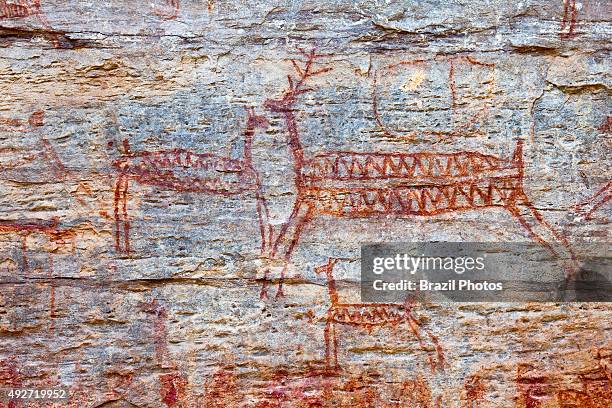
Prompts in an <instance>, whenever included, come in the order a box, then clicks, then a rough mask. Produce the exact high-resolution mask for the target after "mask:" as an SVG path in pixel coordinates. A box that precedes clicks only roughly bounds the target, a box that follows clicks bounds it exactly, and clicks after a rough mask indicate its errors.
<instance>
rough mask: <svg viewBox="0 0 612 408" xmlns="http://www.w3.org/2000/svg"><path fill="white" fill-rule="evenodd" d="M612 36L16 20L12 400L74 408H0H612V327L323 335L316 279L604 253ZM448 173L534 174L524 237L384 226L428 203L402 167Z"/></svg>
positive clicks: (517, 6) (567, 28)
mask: <svg viewBox="0 0 612 408" xmlns="http://www.w3.org/2000/svg"><path fill="white" fill-rule="evenodd" d="M611 12H612V11H611V8H610V3H609V2H607V1H604V0H582V1H575V0H546V1H534V0H525V1H520V2H504V1H498V0H487V1H484V0H474V1H469V2H468V1H452V2H444V1H433V0H432V1H403V2H395V1H357V2H349V1H319V0H317V1H310V2H303V1H290V2H283V1H273V0H265V1H259V2H255V1H252V2H246V1H243V0H238V1H221V0H208V1H204V0H183V1H179V0H166V1H164V0H152V1H150V2H136V1H125V0H113V1H107V2H99V1H91V0H82V1H58V0H0V33H1V34H0V44H1V48H0V90H1V92H0V191H1V192H2V194H0V388H3V389H6V388H10V387H23V388H32V387H35V388H45V387H46V388H54V387H64V388H66V389H68V390H69V392H70V395H71V398H70V400H68V401H62V402H56V403H55V404H52V403H48V402H35V401H30V402H26V401H24V402H10V403H9V402H7V401H5V400H4V401H3V400H0V407H3V408H4V407H35V406H57V407H60V406H69V407H102V406H104V407H432V408H434V407H466V408H476V407H481V408H484V407H521V408H545V407H593V408H595V407H597V408H603V407H609V406H612V395H611V393H610V389H611V387H610V381H611V379H612V376H611V371H610V364H611V358H612V357H611V343H610V341H611V328H612V326H611V322H612V319H611V317H612V314H611V311H612V309H611V308H610V306H609V304H608V303H561V304H550V303H539V304H537V303H529V304H521V303H512V304H510V303H463V304H459V303H443V304H435V303H417V304H415V305H413V306H411V308H410V309H409V310H408V311H406V310H404V312H402V313H404V314H401V316H400V318H398V319H399V320H398V321H397V322H396V324H389V325H385V326H383V327H376V326H375V325H372V324H368V322H370V323H371V321H372V320H368V319H376V318H378V317H376V316H379V317H380V316H382V315H385V313H387V312H388V310H385V309H384V307H382V309H380V310H372V309H369V311H366V312H367V313H370V314H369V317H363V316H361V315H360V316H361V317H358V316H355V315H343V316H340V314H341V313H344V312H337V313H339V314H338V316H340V317H338V316H336V317H335V318H336V319H337V320H336V323H338V324H330V317H329V316H330V314H329V313H328V311H329V310H330V305H332V299H331V298H330V293H329V291H328V281H327V279H326V276H325V274H321V273H316V272H317V271H319V272H320V269H317V268H318V267H321V266H324V265H326V264H327V262H328V260H329V259H330V258H347V259H353V260H354V259H356V258H358V257H359V249H360V244H361V243H364V242H397V241H406V242H410V241H414V242H419V241H499V242H512V241H529V240H532V239H534V237H533V235H530V233H529V231H528V230H527V229H526V228H524V227H525V225H523V224H522V223H521V217H526V216H527V215H530V216H531V218H532V220H531V221H527V222H528V223H529V222H533V223H534V224H533V225H534V226H535V228H536V233H538V231H539V230H546V231H547V233H548V234H549V236H554V235H555V236H556V238H555V237H553V238H550V237H549V238H550V239H553V240H556V242H557V243H559V242H562V241H564V240H567V241H568V244H569V245H570V246H571V245H574V243H576V242H579V241H588V242H596V241H603V242H607V241H609V231H610V230H609V223H608V222H609V220H608V217H609V216H610V208H609V206H608V204H609V203H608V199H609V197H610V181H609V180H610V170H609V169H610V167H611V166H610V129H611V119H610V118H611V117H612V113H611V111H610V89H611V83H612V82H611V81H612V79H611V76H610V66H609V64H610V36H611V35H612V26H611V25H610V22H611V20H612V17H611ZM521 148H522V153H521V154H520V158H518V159H517V156H516V153H517V151H520V150H521ZM459 151H461V152H471V153H469V154H472V156H469V157H471V159H470V160H472V159H473V160H477V159H478V158H479V157H480V158H481V159H482V157H484V156H486V157H496V158H499V159H500V160H504V161H507V162H512V160H515V161H514V162H515V163H517V160H518V161H520V166H519V167H520V168H521V175H520V182H521V183H522V190H521V191H522V192H524V197H523V196H521V197H520V199H519V200H518V201H520V205H518V207H517V208H518V209H517V210H516V211H518V212H515V213H513V212H512V211H509V209H512V208H514V207H513V206H512V205H510V204H509V201H508V200H509V199H507V200H506V201H504V199H500V200H501V203H502V204H501V205H498V206H489V205H484V204H483V205H481V206H476V205H473V206H472V204H473V203H472V204H470V203H468V204H466V205H467V207H465V208H460V206H458V205H457V204H451V203H448V202H446V204H439V203H432V202H431V201H430V202H427V203H422V204H419V203H418V202H417V201H418V200H416V199H415V200H416V201H415V202H414V203H413V207H411V208H412V209H411V210H407V209H406V207H402V205H407V204H405V202H404V204H399V201H397V202H396V204H392V203H391V202H392V200H394V199H395V200H400V201H401V199H402V197H403V199H404V200H408V196H409V195H410V194H416V193H415V192H414V191H412V192H411V191H408V190H406V191H400V192H399V193H398V192H397V191H398V190H394V189H395V187H394V186H393V183H391V182H389V181H390V180H392V178H393V177H392V176H393V174H392V173H393V171H402V170H401V169H399V167H397V169H399V170H397V169H396V170H393V169H392V166H391V165H390V164H389V163H391V162H393V164H394V166H399V165H400V163H399V161H400V160H405V161H409V160H413V162H411V163H412V164H414V160H415V157H417V156H415V154H417V153H418V154H421V156H418V157H420V158H421V159H423V158H424V159H423V160H432V162H433V161H434V158H435V157H438V156H435V155H440V154H445V153H453V152H459ZM341 152H344V153H341ZM346 152H352V153H346ZM427 154H429V155H430V156H427ZM402 155H404V156H402ZM431 155H433V156H431ZM479 155H480V156H479ZM466 157H467V156H466ZM481 159H478V160H481ZM385 160H388V161H387V162H385ZM393 160H395V161H393ZM466 160H468V159H466ZM427 163H429V162H427ZM334 166H336V167H334ZM385 166H387V167H385ZM421 166H422V168H421V170H418V169H417V170H416V171H421V172H422V173H421V176H423V177H425V176H431V177H434V176H435V177H450V176H449V175H446V176H444V175H440V173H435V172H441V171H443V170H442V169H438V170H435V169H432V168H429V169H426V167H427V166H428V164H427V165H425V164H421ZM400 167H401V166H400ZM403 171H408V170H405V169H404V170H403ZM428 171H429V172H430V173H427V172H428ZM431 172H433V173H431ZM425 173H427V174H425ZM434 173H435V174H434ZM366 179H367V180H366ZM347 180H348V181H347ZM348 182H351V183H356V184H357V185H358V187H357V190H355V191H356V192H355V191H353V192H350V193H347V191H346V190H343V189H345V188H346V186H345V185H344V184H343V183H345V184H346V183H348ZM366 182H367V183H370V184H369V187H367V186H366V184H367V183H366ZM373 185H374V187H372V186H373ZM381 185H384V186H385V187H384V188H385V190H384V192H383V193H381V194H382V195H377V194H378V193H377V192H375V193H372V190H371V189H372V188H374V189H375V187H376V186H381ZM368 188H370V190H368ZM517 189H518V187H516V186H514V187H512V188H511V190H512V191H518V190H517ZM393 194H397V195H396V196H393ZM402 194H404V195H403V196H402ZM347 196H348V197H349V198H348V199H347ZM464 199H465V198H464ZM385 203H386V204H385ZM385 205H388V206H389V207H385ZM393 205H396V207H394V208H395V209H396V210H394V211H392V210H391V207H392V206H393ZM397 206H399V207H397ZM441 206H442V207H444V208H443V209H444V211H437V210H440V209H441V208H442V207H441ZM400 207H401V208H400ZM472 207H473V208H472ZM511 207H512V208H511ZM465 209H471V210H469V211H460V210H465ZM536 213H537V214H539V215H541V218H542V219H543V220H545V221H538V220H537V219H536V220H535V221H533V219H534V218H537V217H535V216H534V214H536ZM544 223H546V224H548V225H549V226H550V228H548V229H547V228H546V227H545V226H544ZM562 246H563V245H562ZM581 248H582V247H581ZM578 252H580V251H578ZM581 255H590V256H593V255H594V254H584V253H578V254H577V256H581ZM285 261H287V262H285ZM349 263H350V262H349ZM347 268H350V266H348V267H347ZM283 269H285V270H284V271H283ZM281 274H282V275H284V278H285V279H284V281H283V286H282V292H280V293H281V294H282V295H284V296H278V297H277V296H276V295H277V293H279V286H280V283H281V279H280V278H281ZM336 283H337V285H338V288H339V289H341V290H343V291H348V292H351V291H353V292H352V293H353V294H355V293H357V294H358V285H357V283H356V282H355V280H350V279H349V280H347V279H342V277H337V282H336ZM355 291H356V292H355ZM266 295H267V296H266ZM362 312H363V310H362ZM358 313H361V312H359V311H358ZM342 319H344V320H342ZM332 320H333V319H332ZM339 321H342V322H343V323H342V324H340V323H339ZM334 341H335V342H336V343H335V346H334Z"/></svg>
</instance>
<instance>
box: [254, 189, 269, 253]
mask: <svg viewBox="0 0 612 408" xmlns="http://www.w3.org/2000/svg"><path fill="white" fill-rule="evenodd" d="M256 197H257V218H258V219H259V233H260V234H261V254H262V255H264V254H265V252H266V250H268V255H270V253H269V252H270V246H271V245H272V225H271V224H270V211H269V210H268V204H267V203H266V198H265V197H264V195H263V194H262V192H261V190H260V189H258V190H257V195H256Z"/></svg>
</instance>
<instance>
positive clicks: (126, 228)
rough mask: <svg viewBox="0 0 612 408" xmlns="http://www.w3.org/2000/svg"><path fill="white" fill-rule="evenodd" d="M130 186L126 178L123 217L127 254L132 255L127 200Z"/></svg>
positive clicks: (122, 192)
mask: <svg viewBox="0 0 612 408" xmlns="http://www.w3.org/2000/svg"><path fill="white" fill-rule="evenodd" d="M128 185H129V179H128V177H127V176H125V177H124V180H123V187H122V191H121V195H122V201H121V205H122V210H123V211H122V213H123V214H122V215H123V242H124V243H125V252H127V253H128V254H129V253H130V220H129V218H128V211H127V199H128Z"/></svg>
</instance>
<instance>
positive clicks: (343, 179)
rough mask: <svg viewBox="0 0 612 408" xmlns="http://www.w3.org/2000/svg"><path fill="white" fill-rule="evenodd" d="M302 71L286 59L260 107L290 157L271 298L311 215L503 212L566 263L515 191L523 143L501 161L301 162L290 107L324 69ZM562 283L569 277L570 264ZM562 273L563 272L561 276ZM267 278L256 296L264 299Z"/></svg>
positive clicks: (417, 156)
mask: <svg viewBox="0 0 612 408" xmlns="http://www.w3.org/2000/svg"><path fill="white" fill-rule="evenodd" d="M300 52H301V53H302V55H304V56H305V57H306V62H305V64H304V65H303V66H300V65H298V63H297V62H296V61H294V60H292V64H293V67H294V69H295V71H296V76H295V77H293V76H292V75H288V82H289V87H288V88H287V89H286V90H285V91H284V92H283V94H282V96H281V97H280V98H279V99H268V100H266V101H265V104H264V106H265V107H266V108H267V109H269V110H270V111H272V112H274V113H276V114H279V115H280V116H282V118H283V119H284V121H285V127H286V130H287V143H288V146H289V151H290V153H291V155H292V156H293V172H294V177H295V188H296V199H295V204H294V206H293V210H292V212H291V215H290V216H289V219H288V221H287V222H286V223H285V224H284V225H283V226H282V227H281V229H280V232H279V234H278V237H277V238H276V239H275V242H274V245H273V247H272V251H271V256H272V258H278V257H279V256H280V258H281V260H282V261H283V262H284V266H283V268H282V272H281V274H280V279H279V280H278V282H279V283H278V291H277V294H276V297H277V298H278V297H282V296H284V294H283V279H284V276H285V274H286V271H287V268H288V264H289V261H290V259H291V254H292V252H293V250H294V249H295V247H296V245H297V243H298V242H299V239H300V235H301V233H302V231H303V229H304V227H305V225H306V224H308V223H309V222H310V221H312V219H313V218H314V217H315V216H321V215H329V216H332V217H337V218H341V217H342V218H359V217H369V218H376V217H388V216H396V217H399V216H422V217H433V216H436V215H438V214H443V213H450V212H459V211H467V210H483V209H485V208H493V207H497V208H504V209H506V210H507V211H508V212H509V213H510V214H511V215H512V216H513V217H514V218H515V219H516V220H517V221H518V222H519V223H520V225H521V226H523V228H525V229H526V230H527V232H528V233H529V235H530V236H531V237H532V238H533V239H534V240H536V241H538V242H539V243H541V244H542V245H544V246H546V248H548V249H549V250H550V252H552V253H553V254H555V255H563V256H564V257H565V259H569V260H573V259H575V258H574V255H573V253H572V250H571V247H570V245H569V243H568V242H567V240H566V239H565V238H564V237H563V236H562V235H561V234H559V233H558V232H557V231H555V229H554V228H553V227H552V226H551V225H550V224H549V223H548V222H547V221H546V220H545V219H544V217H543V216H542V214H541V213H540V212H539V211H538V210H537V209H536V208H535V206H534V205H533V203H532V202H531V200H530V199H529V197H528V196H527V194H526V193H525V191H524V189H523V181H524V169H525V165H524V162H523V143H522V141H521V140H518V141H517V143H516V148H515V150H514V154H513V155H512V157H510V158H501V157H497V156H493V155H488V154H483V153H480V152H475V151H457V152H453V153H436V152H427V151H425V152H418V153H417V152H414V153H406V152H393V153H380V152H355V151H328V152H322V153H319V154H316V155H314V156H313V157H310V158H306V157H305V156H304V148H303V147H302V144H301V141H300V133H299V130H298V124H297V121H296V117H295V115H296V113H295V105H296V103H297V101H298V96H299V95H301V94H303V93H305V92H308V91H311V89H310V88H307V87H306V86H305V84H306V81H307V80H308V79H309V78H311V77H313V76H315V75H318V74H320V73H323V72H326V71H329V68H323V69H319V70H315V69H314V63H315V59H316V58H317V57H319V56H318V55H317V54H315V51H314V50H313V51H311V52H305V51H303V50H300ZM568 262H569V263H571V264H572V266H571V267H567V268H566V277H569V276H570V275H572V274H573V273H574V272H575V269H574V263H573V262H572V261H568ZM568 271H569V272H568ZM268 272H269V271H266V272H265V274H264V283H263V286H262V290H261V293H260V296H261V297H262V298H267V297H268V293H267V284H268Z"/></svg>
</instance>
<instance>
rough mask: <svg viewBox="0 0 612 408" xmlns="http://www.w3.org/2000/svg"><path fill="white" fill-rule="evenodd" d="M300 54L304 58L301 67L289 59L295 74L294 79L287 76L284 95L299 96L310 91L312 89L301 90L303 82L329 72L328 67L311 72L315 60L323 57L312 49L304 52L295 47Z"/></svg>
mask: <svg viewBox="0 0 612 408" xmlns="http://www.w3.org/2000/svg"><path fill="white" fill-rule="evenodd" d="M297 50H298V51H299V53H300V54H302V55H303V56H305V57H306V61H305V62H304V65H303V66H300V65H299V64H298V62H297V61H296V60H295V59H291V65H293V69H294V70H295V72H296V73H297V75H296V78H294V77H293V76H291V75H287V81H288V82H289V89H288V90H287V91H286V92H285V94H286V95H299V94H303V93H305V92H309V91H312V88H302V85H303V84H304V82H305V81H306V80H307V79H308V78H311V77H313V76H316V75H320V74H323V73H325V72H328V71H331V68H330V67H325V68H321V69H319V70H316V71H313V70H312V66H313V64H314V61H315V60H316V59H317V58H321V57H324V56H325V55H324V54H317V53H316V52H315V49H314V48H313V49H312V50H311V51H310V52H306V51H304V49H302V48H300V47H297Z"/></svg>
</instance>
